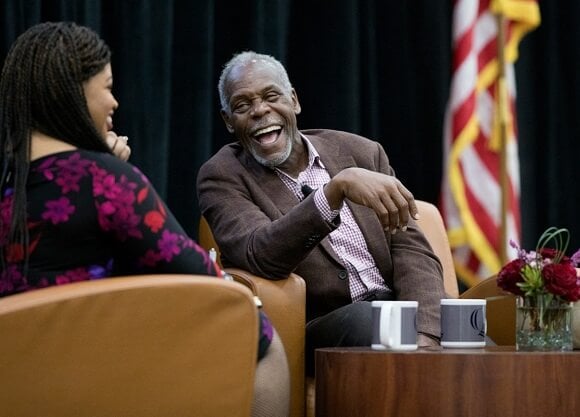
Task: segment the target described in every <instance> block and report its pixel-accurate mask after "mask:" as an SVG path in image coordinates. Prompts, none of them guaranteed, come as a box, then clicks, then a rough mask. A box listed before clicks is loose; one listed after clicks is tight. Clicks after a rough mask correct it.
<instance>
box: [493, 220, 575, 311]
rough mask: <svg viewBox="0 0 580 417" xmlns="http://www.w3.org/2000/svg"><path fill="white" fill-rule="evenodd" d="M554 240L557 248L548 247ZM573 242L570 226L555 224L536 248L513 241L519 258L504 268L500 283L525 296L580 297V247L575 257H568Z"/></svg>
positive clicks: (498, 277) (506, 288) (569, 299)
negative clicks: (559, 227)
mask: <svg viewBox="0 0 580 417" xmlns="http://www.w3.org/2000/svg"><path fill="white" fill-rule="evenodd" d="M551 240H553V241H554V243H555V244H556V247H555V248H547V247H546V244H548V243H549V242H550V241H551ZM569 243H570V232H569V231H568V229H557V228H555V227H550V228H548V229H547V230H546V231H545V232H544V233H543V234H542V236H540V238H539V239H538V244H537V245H536V250H535V251H530V252H526V251H525V250H524V249H521V248H520V247H519V246H518V245H517V244H516V243H515V242H514V241H513V240H512V241H510V246H511V247H513V248H515V249H517V251H518V257H517V258H516V259H514V260H513V261H511V262H509V263H508V264H506V265H505V266H504V267H503V268H502V269H501V271H500V272H499V274H498V276H497V285H498V286H499V287H500V288H502V289H503V290H505V291H508V292H511V293H512V294H515V295H518V296H523V297H532V296H537V295H548V296H550V295H551V296H553V297H557V298H560V299H561V300H563V301H578V300H580V280H579V279H578V276H577V273H576V269H575V267H577V266H578V265H579V264H580V249H579V250H578V251H576V253H575V254H574V255H572V257H571V258H570V257H568V256H566V250H567V249H568V244H569Z"/></svg>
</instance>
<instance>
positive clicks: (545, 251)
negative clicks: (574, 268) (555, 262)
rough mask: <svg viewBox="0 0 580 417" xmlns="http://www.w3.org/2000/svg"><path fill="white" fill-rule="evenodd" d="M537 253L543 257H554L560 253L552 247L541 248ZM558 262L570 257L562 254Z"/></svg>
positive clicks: (565, 260)
mask: <svg viewBox="0 0 580 417" xmlns="http://www.w3.org/2000/svg"><path fill="white" fill-rule="evenodd" d="M539 254H540V256H541V257H542V258H543V259H554V258H556V257H557V256H558V255H560V252H559V251H557V250H556V249H552V248H542V249H540V251H539ZM560 262H570V258H569V257H568V256H566V255H563V256H562V259H561V260H560Z"/></svg>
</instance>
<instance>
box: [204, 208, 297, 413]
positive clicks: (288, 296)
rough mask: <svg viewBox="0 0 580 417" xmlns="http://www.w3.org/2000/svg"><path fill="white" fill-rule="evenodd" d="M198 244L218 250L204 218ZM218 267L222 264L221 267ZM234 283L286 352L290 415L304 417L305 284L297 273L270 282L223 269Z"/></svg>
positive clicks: (234, 269)
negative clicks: (256, 305)
mask: <svg viewBox="0 0 580 417" xmlns="http://www.w3.org/2000/svg"><path fill="white" fill-rule="evenodd" d="M198 240H199V244H200V245H201V246H202V247H203V248H205V249H206V250H210V249H211V248H214V249H215V250H216V252H217V255H218V258H217V259H218V263H219V259H220V258H219V247H218V246H217V243H216V242H215V240H214V237H213V234H212V232H211V229H210V227H209V225H208V223H207V221H206V220H205V218H204V217H202V218H201V220H200V223H199V239H198ZM220 266H221V265H220ZM226 272H228V273H229V274H230V275H232V276H233V277H234V280H236V281H238V282H240V283H243V284H244V285H246V286H247V287H248V288H249V289H250V290H251V291H252V293H253V294H254V295H255V296H257V297H258V298H259V299H260V302H261V303H262V306H263V309H264V311H265V313H266V314H267V315H268V317H269V318H270V320H271V321H272V324H273V325H274V328H275V329H276V331H277V332H278V334H279V335H280V339H281V340H282V343H283V345H284V349H285V351H286V358H287V360H288V368H289V370H290V390H291V391H290V416H291V417H303V416H304V339H305V332H304V329H305V326H306V284H305V282H304V280H303V279H302V278H301V277H300V276H299V275H296V274H290V275H289V276H288V278H286V279H282V280H277V281H272V280H268V279H266V278H263V277H259V276H257V275H253V274H251V273H249V272H247V271H244V270H242V269H237V268H226Z"/></svg>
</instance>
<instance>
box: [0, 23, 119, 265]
mask: <svg viewBox="0 0 580 417" xmlns="http://www.w3.org/2000/svg"><path fill="white" fill-rule="evenodd" d="M110 60H111V51H110V49H109V47H108V46H107V45H106V44H105V42H104V41H103V40H102V39H100V38H99V36H98V35H97V34H96V33H95V32H93V31H92V30H91V29H89V28H87V27H84V26H79V25H76V24H75V23H72V22H46V23H40V24H38V25H35V26H33V27H31V28H30V29H28V30H27V31H26V32H24V33H23V34H22V35H20V36H19V37H18V38H17V39H16V41H15V42H14V44H13V45H12V48H11V49H10V51H9V52H8V55H7V56H6V59H5V61H4V67H3V69H2V75H1V78H0V152H1V154H0V167H1V173H0V175H1V176H0V190H1V192H2V194H1V195H0V199H1V198H2V197H7V196H9V195H10V196H11V199H12V203H11V207H10V209H7V208H3V210H4V212H3V213H0V248H1V250H0V268H1V270H2V271H4V270H5V268H6V264H7V257H8V256H9V254H8V251H9V247H10V246H11V244H15V245H19V246H20V247H21V248H23V249H24V252H25V253H24V259H25V262H24V271H23V273H24V274H26V269H27V261H26V260H27V259H28V229H27V224H26V221H27V213H26V183H27V179H28V171H29V166H30V140H31V133H32V132H33V131H35V130H36V131H39V132H41V133H44V134H46V135H48V136H52V137H55V138H57V139H60V140H62V141H64V142H67V143H69V144H71V145H73V146H76V147H78V148H82V149H88V150H94V151H100V152H107V153H110V150H109V148H108V147H107V146H106V143H105V140H104V138H103V137H102V136H101V134H100V133H99V132H98V130H97V128H96V127H95V125H94V123H93V121H92V119H91V116H90V113H89V109H88V106H87V102H86V98H85V95H84V90H83V83H84V82H85V81H88V80H89V79H90V78H91V77H93V76H94V75H96V74H97V73H99V72H100V71H101V70H103V68H104V67H105V66H106V65H107V64H108V63H109V62H110ZM7 213H11V215H10V216H8V215H7Z"/></svg>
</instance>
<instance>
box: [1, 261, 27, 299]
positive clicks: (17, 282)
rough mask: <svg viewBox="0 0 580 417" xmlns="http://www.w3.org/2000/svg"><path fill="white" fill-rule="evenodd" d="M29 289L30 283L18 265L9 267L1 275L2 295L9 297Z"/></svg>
mask: <svg viewBox="0 0 580 417" xmlns="http://www.w3.org/2000/svg"><path fill="white" fill-rule="evenodd" d="M27 288H29V285H28V282H27V281H26V278H25V277H24V276H22V273H21V272H20V270H19V269H18V268H17V267H16V265H9V266H8V267H7V268H6V269H5V270H4V271H2V273H1V274H0V294H4V295H8V294H12V293H14V292H19V291H23V290H25V289H27Z"/></svg>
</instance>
